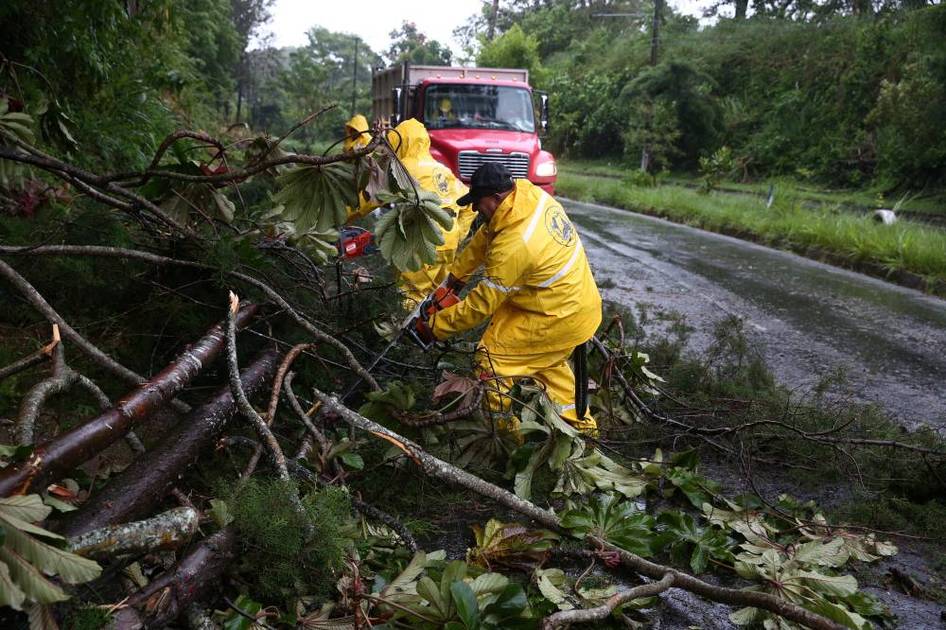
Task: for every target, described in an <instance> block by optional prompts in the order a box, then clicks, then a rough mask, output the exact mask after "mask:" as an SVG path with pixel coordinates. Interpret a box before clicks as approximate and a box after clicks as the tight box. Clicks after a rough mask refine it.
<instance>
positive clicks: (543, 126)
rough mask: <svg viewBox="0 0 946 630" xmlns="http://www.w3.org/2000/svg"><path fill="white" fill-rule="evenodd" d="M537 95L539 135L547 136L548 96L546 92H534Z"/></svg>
mask: <svg viewBox="0 0 946 630" xmlns="http://www.w3.org/2000/svg"><path fill="white" fill-rule="evenodd" d="M536 93H537V94H538V95H539V134H540V135H542V136H547V135H548V134H549V95H548V92H536Z"/></svg>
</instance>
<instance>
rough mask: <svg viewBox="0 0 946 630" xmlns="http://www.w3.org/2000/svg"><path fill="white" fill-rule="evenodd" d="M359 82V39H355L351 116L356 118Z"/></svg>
mask: <svg viewBox="0 0 946 630" xmlns="http://www.w3.org/2000/svg"><path fill="white" fill-rule="evenodd" d="M357 81H358V37H357V36H356V37H355V54H354V55H353V56H352V61H351V115H352V116H354V115H355V114H356V113H358V112H356V111H355V96H356V95H357V89H358V88H357Z"/></svg>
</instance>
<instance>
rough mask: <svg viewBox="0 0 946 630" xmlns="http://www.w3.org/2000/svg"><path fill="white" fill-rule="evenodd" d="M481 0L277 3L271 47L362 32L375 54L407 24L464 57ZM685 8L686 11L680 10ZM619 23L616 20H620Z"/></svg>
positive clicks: (690, 2)
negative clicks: (465, 36)
mask: <svg viewBox="0 0 946 630" xmlns="http://www.w3.org/2000/svg"><path fill="white" fill-rule="evenodd" d="M708 1H709V0H670V4H671V5H673V6H674V7H676V8H677V10H683V11H685V12H686V13H690V14H692V15H697V16H698V15H699V14H700V9H699V6H700V5H701V4H704V3H706V2H708ZM482 4H483V3H482V0H440V1H439V2H437V1H431V0H347V1H346V2H338V1H336V0H333V1H331V2H328V1H326V0H276V3H275V4H274V5H273V19H272V21H271V22H270V23H269V24H267V25H266V26H265V27H264V32H269V33H272V35H273V39H272V45H274V46H276V47H277V48H280V47H283V46H302V45H304V44H306V43H307V41H308V40H307V39H306V32H307V31H308V30H309V29H310V28H312V27H313V26H316V25H318V26H324V27H325V28H327V29H329V30H330V31H337V32H341V33H358V34H359V35H361V38H362V39H363V40H364V41H366V42H367V43H368V45H369V46H371V48H372V49H373V50H374V51H375V52H379V53H380V52H382V51H384V50H385V49H387V47H388V44H389V42H390V39H391V38H390V37H389V33H390V32H391V31H392V30H394V29H396V28H398V27H399V26H400V25H401V22H403V21H405V20H407V21H409V22H414V23H415V24H417V28H418V29H419V30H420V32H421V33H424V34H425V35H427V36H428V37H431V38H433V39H436V40H438V41H440V42H442V43H444V44H447V45H449V46H450V47H451V48H452V49H453V51H454V53H457V54H459V53H460V46H459V43H458V42H456V41H454V39H453V30H454V29H455V28H456V27H458V26H460V25H462V24H463V23H464V22H466V19H467V18H468V17H469V16H471V15H473V14H475V13H478V12H479V10H480V6H481V5H482ZM681 7H682V9H681ZM615 19H616V18H615Z"/></svg>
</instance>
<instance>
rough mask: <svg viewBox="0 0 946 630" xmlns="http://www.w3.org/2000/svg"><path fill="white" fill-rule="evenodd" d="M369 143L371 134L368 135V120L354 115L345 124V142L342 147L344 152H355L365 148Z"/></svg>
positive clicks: (359, 115)
mask: <svg viewBox="0 0 946 630" xmlns="http://www.w3.org/2000/svg"><path fill="white" fill-rule="evenodd" d="M369 142H371V134H370V133H368V119H367V118H365V117H364V116H363V115H361V114H355V115H354V116H352V117H351V120H349V121H348V122H347V123H345V140H344V143H343V145H342V146H343V148H344V149H345V150H346V151H355V150H356V149H363V148H365V147H366V146H368V143H369Z"/></svg>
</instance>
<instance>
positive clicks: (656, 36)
mask: <svg viewBox="0 0 946 630" xmlns="http://www.w3.org/2000/svg"><path fill="white" fill-rule="evenodd" d="M662 5H663V0H654V20H653V22H652V23H651V27H650V65H651V67H654V66H656V65H657V50H658V48H659V47H660V11H661V9H662ZM649 118H650V120H649V121H648V123H649V124H648V126H649V127H650V128H651V130H653V126H654V111H653V103H651V111H650V112H649ZM648 170H650V147H649V146H648V144H647V143H646V142H645V143H644V147H643V149H642V150H641V171H643V172H644V173H646V172H647V171H648Z"/></svg>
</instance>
